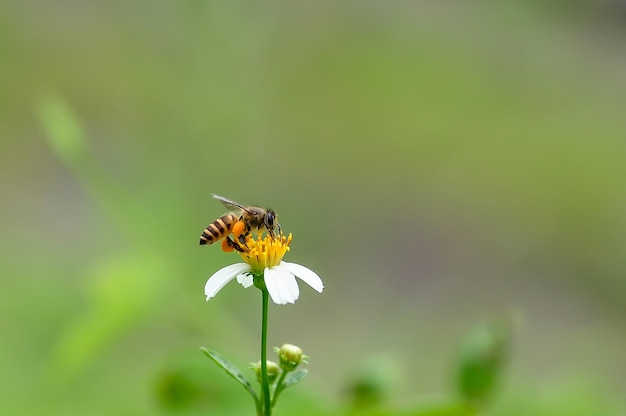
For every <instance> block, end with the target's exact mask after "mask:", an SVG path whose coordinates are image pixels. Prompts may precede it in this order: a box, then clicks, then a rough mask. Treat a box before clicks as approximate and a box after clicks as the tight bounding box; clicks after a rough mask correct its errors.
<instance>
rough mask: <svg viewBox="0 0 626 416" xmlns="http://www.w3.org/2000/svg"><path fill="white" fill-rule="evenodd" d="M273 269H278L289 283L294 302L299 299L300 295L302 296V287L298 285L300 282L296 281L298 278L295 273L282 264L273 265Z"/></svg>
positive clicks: (287, 283)
mask: <svg viewBox="0 0 626 416" xmlns="http://www.w3.org/2000/svg"><path fill="white" fill-rule="evenodd" d="M272 269H274V270H278V271H279V272H280V273H281V274H282V276H283V280H284V281H285V283H286V285H287V289H288V290H289V295H290V297H291V299H293V302H295V301H296V300H298V296H300V288H299V287H298V282H296V278H295V276H294V275H293V273H291V271H290V270H289V269H288V268H286V267H281V266H280V265H279V266H274V267H272ZM293 302H291V303H293Z"/></svg>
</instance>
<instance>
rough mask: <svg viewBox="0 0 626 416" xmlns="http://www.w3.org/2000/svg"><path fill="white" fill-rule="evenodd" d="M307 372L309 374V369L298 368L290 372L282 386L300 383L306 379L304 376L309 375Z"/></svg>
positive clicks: (284, 387)
mask: <svg viewBox="0 0 626 416" xmlns="http://www.w3.org/2000/svg"><path fill="white" fill-rule="evenodd" d="M307 374H309V370H297V371H294V372H293V373H289V375H288V376H287V377H286V378H285V381H284V382H283V386H282V388H283V389H286V388H287V387H291V386H293V385H295V384H298V383H299V382H301V381H302V379H304V377H306V376H307Z"/></svg>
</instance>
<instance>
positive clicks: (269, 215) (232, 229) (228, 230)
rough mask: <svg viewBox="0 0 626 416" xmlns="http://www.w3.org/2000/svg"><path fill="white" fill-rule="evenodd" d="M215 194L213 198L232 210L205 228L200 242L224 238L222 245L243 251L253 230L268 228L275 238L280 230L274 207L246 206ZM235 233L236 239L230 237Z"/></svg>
mask: <svg viewBox="0 0 626 416" xmlns="http://www.w3.org/2000/svg"><path fill="white" fill-rule="evenodd" d="M211 195H213V198H215V199H217V200H218V201H220V202H221V203H222V204H223V205H224V206H225V207H226V208H228V209H229V210H230V211H231V212H229V213H227V214H224V215H222V216H221V217H219V218H218V219H216V220H215V221H213V222H212V223H211V224H209V226H208V227H206V228H205V229H204V231H203V232H202V235H201V236H200V244H201V245H204V244H213V243H215V242H216V241H219V240H222V239H224V240H223V241H222V247H223V248H224V249H225V250H226V247H230V248H233V249H235V250H237V251H243V248H242V247H241V245H242V244H244V243H245V240H246V236H247V235H248V234H250V232H252V231H253V230H257V231H263V230H264V229H265V230H267V232H268V233H269V235H270V236H271V237H272V238H274V237H275V236H276V233H275V230H276V229H278V232H280V225H279V224H278V217H277V216H276V212H274V211H273V210H272V209H270V208H268V209H263V208H259V207H253V206H245V205H242V204H240V203H238V202H235V201H233V200H231V199H228V198H224V197H223V196H219V195H215V194H211ZM230 234H233V236H234V237H235V240H233V239H231V238H230Z"/></svg>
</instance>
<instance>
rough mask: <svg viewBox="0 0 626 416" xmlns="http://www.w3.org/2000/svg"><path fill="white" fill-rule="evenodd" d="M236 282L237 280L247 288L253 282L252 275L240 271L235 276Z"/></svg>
mask: <svg viewBox="0 0 626 416" xmlns="http://www.w3.org/2000/svg"><path fill="white" fill-rule="evenodd" d="M237 282H239V284H240V285H241V286H243V287H245V288H249V287H250V286H252V285H253V284H254V277H253V276H252V275H251V274H250V273H248V272H246V273H241V274H240V275H239V276H237Z"/></svg>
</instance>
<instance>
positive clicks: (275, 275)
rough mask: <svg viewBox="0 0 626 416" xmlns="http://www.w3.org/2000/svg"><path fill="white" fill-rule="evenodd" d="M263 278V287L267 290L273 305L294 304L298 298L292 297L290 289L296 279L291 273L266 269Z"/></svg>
mask: <svg viewBox="0 0 626 416" xmlns="http://www.w3.org/2000/svg"><path fill="white" fill-rule="evenodd" d="M264 277H265V287H266V288H267V291H268V292H269V294H270V296H271V298H272V300H273V301H274V303H276V304H278V305H284V304H286V303H294V302H295V301H296V299H297V298H298V297H297V296H295V297H294V294H293V293H292V289H291V288H292V287H293V283H295V280H296V279H295V277H294V276H293V275H292V274H291V273H284V272H283V271H282V270H280V269H275V268H272V269H269V268H266V269H265V272H264ZM291 281H293V282H291ZM296 285H297V284H296Z"/></svg>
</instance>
